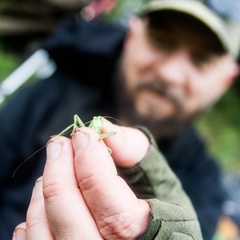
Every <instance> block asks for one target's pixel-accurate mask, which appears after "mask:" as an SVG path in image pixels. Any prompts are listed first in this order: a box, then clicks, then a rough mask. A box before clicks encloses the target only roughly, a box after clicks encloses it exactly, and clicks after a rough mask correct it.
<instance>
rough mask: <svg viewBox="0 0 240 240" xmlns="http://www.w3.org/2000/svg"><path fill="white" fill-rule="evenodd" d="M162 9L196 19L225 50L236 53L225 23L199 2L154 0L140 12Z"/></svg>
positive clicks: (235, 54)
mask: <svg viewBox="0 0 240 240" xmlns="http://www.w3.org/2000/svg"><path fill="white" fill-rule="evenodd" d="M163 10H171V11H177V12H181V13H185V14H188V15H190V16H192V17H194V18H196V19H198V20H199V21H200V22H202V23H203V24H204V25H206V26H207V27H208V28H209V29H210V30H211V31H212V32H213V33H214V34H215V35H216V36H217V38H218V39H219V41H220V42H221V43H222V45H223V47H224V49H225V50H226V52H228V53H230V54H231V55H233V56H234V57H236V56H237V55H238V53H236V51H237V52H238V50H239V49H238V50H236V46H235V47H234V46H233V45H234V44H233V42H231V43H230V39H231V36H229V32H228V30H227V29H228V28H229V26H228V25H227V23H226V22H225V21H224V20H222V19H221V18H220V17H219V16H218V15H217V14H214V13H213V12H212V11H210V10H209V9H208V8H207V7H206V6H205V5H204V4H202V3H201V2H199V1H190V0H181V1H180V0H155V1H150V2H149V3H147V4H145V6H143V7H142V9H141V10H140V14H141V15H145V14H149V13H151V12H156V11H163ZM238 40H239V39H238ZM231 41H232V39H231ZM238 44H239V43H238Z"/></svg>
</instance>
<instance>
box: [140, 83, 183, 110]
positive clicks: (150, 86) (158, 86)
mask: <svg viewBox="0 0 240 240" xmlns="http://www.w3.org/2000/svg"><path fill="white" fill-rule="evenodd" d="M137 90H139V91H140V90H150V91H152V92H154V93H156V94H158V95H160V96H162V97H166V98H168V99H169V100H170V101H172V102H174V103H175V105H177V106H179V104H180V99H178V97H177V96H176V94H173V91H172V89H171V87H169V86H168V85H167V84H166V83H164V82H162V81H160V80H159V79H151V80H150V79H141V80H140V81H139V85H138V87H137Z"/></svg>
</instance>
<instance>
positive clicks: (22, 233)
mask: <svg viewBox="0 0 240 240" xmlns="http://www.w3.org/2000/svg"><path fill="white" fill-rule="evenodd" d="M13 239H14V240H26V239H27V234H26V229H24V228H21V227H18V228H16V229H15V232H14V234H13Z"/></svg>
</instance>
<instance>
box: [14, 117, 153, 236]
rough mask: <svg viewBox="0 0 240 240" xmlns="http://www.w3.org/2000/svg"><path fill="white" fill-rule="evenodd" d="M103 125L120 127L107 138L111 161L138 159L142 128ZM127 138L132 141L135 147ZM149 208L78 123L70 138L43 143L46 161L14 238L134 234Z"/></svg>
mask: <svg viewBox="0 0 240 240" xmlns="http://www.w3.org/2000/svg"><path fill="white" fill-rule="evenodd" d="M104 129H105V130H106V131H107V130H110V129H111V130H112V129H114V130H116V131H117V132H118V133H119V134H118V135H116V136H112V137H111V138H109V139H108V142H107V144H108V146H109V147H111V148H112V149H113V151H114V152H115V153H114V158H115V159H116V164H118V165H121V166H131V165H135V164H136V163H138V162H139V161H141V159H142V158H143V157H144V155H145V154H146V152H147V150H148V148H149V145H150V144H149V141H148V139H147V137H146V136H145V135H144V134H143V133H142V132H141V131H139V130H137V129H133V128H126V127H118V126H116V125H112V124H111V123H109V122H105V128H104ZM126 139H127V140H126ZM132 141H135V142H137V144H135V145H134V147H132V146H131V144H130V143H131V142H132ZM122 146H124V147H126V152H123V151H122V150H121V149H122ZM137 149H141V150H140V151H139V150H138V151H137ZM126 153H127V154H126ZM126 156H128V157H129V156H131V161H130V160H129V158H126ZM63 189H67V191H63ZM66 206H67V207H66ZM60 209H61V210H60ZM149 212H150V207H149V205H148V204H147V202H145V201H144V200H140V199H137V198H136V196H135V194H134V193H133V192H132V191H131V190H130V188H129V187H128V185H127V184H126V183H125V181H124V180H123V179H121V178H120V177H119V176H118V175H117V171H116V168H115V164H114V161H113V159H112V156H111V155H109V153H108V150H107V148H106V145H105V143H104V142H103V141H101V140H99V135H98V134H97V133H96V132H95V131H93V130H92V129H90V128H81V129H80V130H78V131H77V132H76V133H75V134H74V135H73V138H72V141H71V140H70V139H67V138H65V137H55V138H54V139H52V140H51V141H50V142H49V143H48V145H47V160H46V166H45V169H44V173H43V176H42V177H41V178H39V179H38V180H37V181H36V184H35V187H34V190H33V196H32V199H31V202H30V205H29V209H28V212H27V220H26V223H22V224H20V225H19V226H18V227H17V228H16V231H15V233H14V237H13V239H15V240H18V239H34V240H37V239H46V240H48V239H49V240H50V239H137V238H138V237H139V236H140V235H141V234H142V233H143V232H144V230H145V229H146V227H147V224H148V218H149ZM76 219H78V221H76ZM39 232H41V234H39Z"/></svg>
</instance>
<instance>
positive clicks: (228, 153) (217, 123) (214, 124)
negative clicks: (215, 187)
mask: <svg viewBox="0 0 240 240" xmlns="http://www.w3.org/2000/svg"><path fill="white" fill-rule="evenodd" d="M239 103H240V89H239V86H235V87H233V88H231V89H230V90H229V91H228V92H227V93H226V94H225V95H224V96H223V98H222V99H221V100H220V102H218V103H217V104H216V105H215V106H214V107H212V108H211V109H209V111H208V112H207V113H206V114H204V115H203V116H202V117H201V118H200V119H199V121H198V122H197V124H196V125H197V127H198V129H199V130H200V132H201V133H202V135H203V137H204V138H205V139H206V141H207V144H208V145H209V147H210V152H211V153H212V154H213V155H214V156H215V157H216V158H217V159H218V161H219V163H220V165H221V166H222V167H223V168H224V169H227V170H230V171H231V170H233V171H239V170H240V147H239V145H240V144H239V143H240V107H239Z"/></svg>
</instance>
